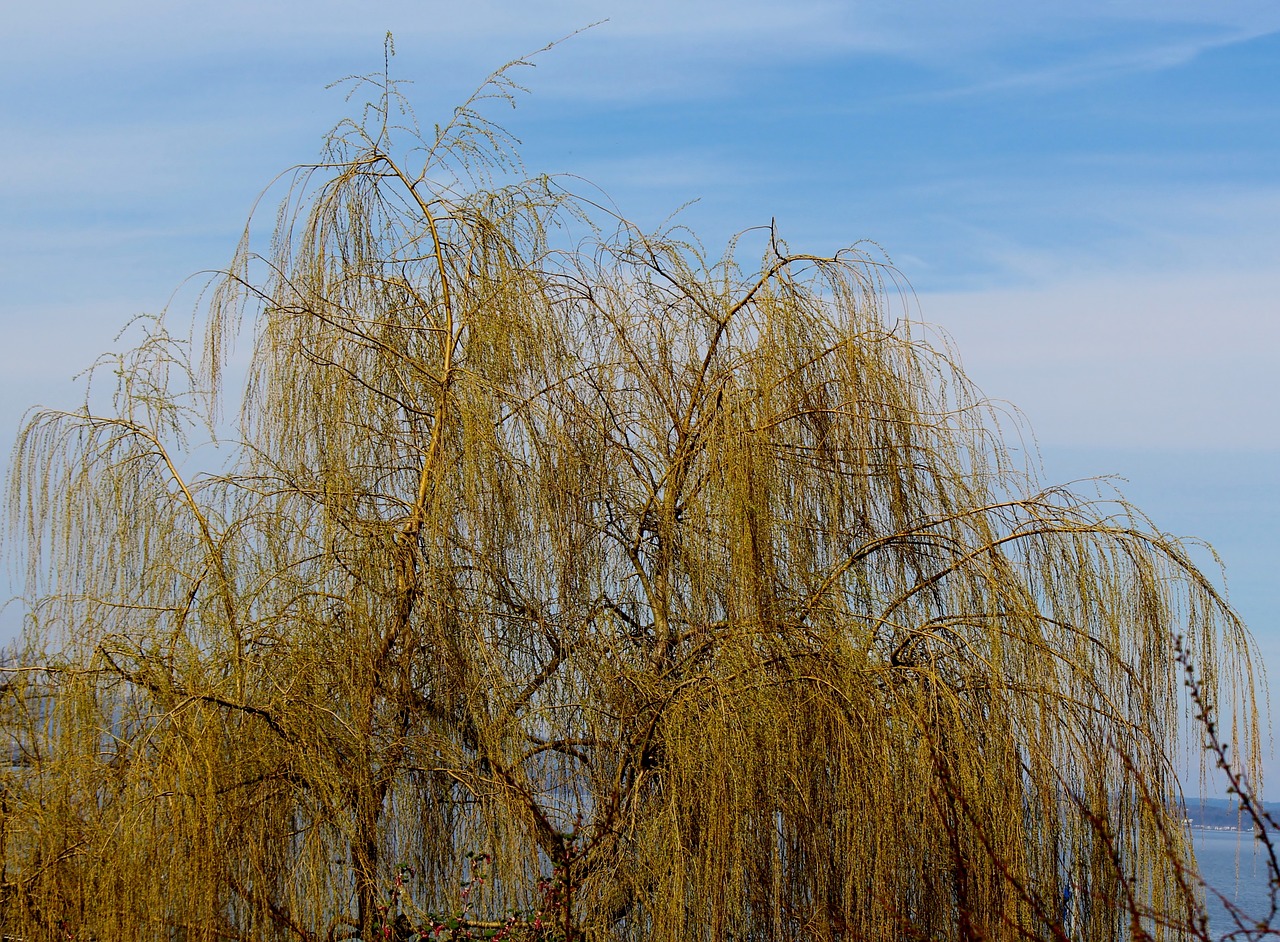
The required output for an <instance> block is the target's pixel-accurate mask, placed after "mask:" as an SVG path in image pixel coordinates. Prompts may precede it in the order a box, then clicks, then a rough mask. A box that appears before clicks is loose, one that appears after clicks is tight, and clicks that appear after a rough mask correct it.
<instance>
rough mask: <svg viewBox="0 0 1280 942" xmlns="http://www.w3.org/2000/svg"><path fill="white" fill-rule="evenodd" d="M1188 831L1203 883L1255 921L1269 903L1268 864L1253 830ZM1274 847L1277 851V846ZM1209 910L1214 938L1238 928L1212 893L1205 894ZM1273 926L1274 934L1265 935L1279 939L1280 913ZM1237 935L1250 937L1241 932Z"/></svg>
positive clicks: (1261, 915) (1263, 912) (1265, 910)
mask: <svg viewBox="0 0 1280 942" xmlns="http://www.w3.org/2000/svg"><path fill="white" fill-rule="evenodd" d="M1191 833H1192V835H1193V837H1194V840H1195V849H1196V860H1197V861H1198V862H1199V864H1200V872H1201V873H1202V874H1203V875H1204V878H1205V882H1207V883H1208V884H1209V886H1211V887H1213V888H1214V889H1216V890H1217V891H1218V892H1220V893H1221V894H1223V896H1225V897H1226V898H1227V900H1228V901H1230V903H1231V904H1232V905H1234V906H1236V907H1238V908H1239V909H1240V910H1241V912H1242V913H1243V914H1244V915H1245V917H1246V919H1252V920H1257V919H1261V918H1262V917H1264V916H1266V914H1267V910H1268V908H1269V906H1270V898H1269V893H1268V889H1267V867H1266V864H1265V862H1264V861H1265V858H1264V856H1263V854H1262V852H1261V848H1260V847H1259V846H1258V842H1257V841H1255V840H1254V839H1253V833H1252V832H1249V831H1212V830H1205V829H1202V828H1196V829H1193V830H1192V832H1191ZM1277 850H1278V851H1280V847H1277ZM1208 909H1209V929H1210V931H1211V932H1212V934H1213V936H1214V937H1215V938H1219V939H1220V938H1222V937H1223V936H1225V935H1227V934H1228V933H1230V932H1232V931H1234V930H1236V929H1237V927H1238V924H1237V923H1236V922H1235V921H1234V920H1233V919H1232V918H1231V916H1230V915H1229V914H1228V911H1227V909H1226V906H1225V905H1224V904H1223V902H1222V901H1221V900H1220V899H1219V898H1218V897H1217V896H1216V895H1215V894H1213V893H1209V894H1208ZM1246 925H1248V922H1246ZM1274 925H1275V932H1274V935H1268V936H1267V938H1269V939H1270V938H1275V939H1280V916H1278V917H1277V919H1276V920H1275V922H1274ZM1236 938H1239V939H1244V938H1249V937H1248V936H1243V935H1241V936H1237V937H1236ZM1254 938H1257V936H1254Z"/></svg>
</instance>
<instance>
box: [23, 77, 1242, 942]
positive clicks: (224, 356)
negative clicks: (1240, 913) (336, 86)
mask: <svg viewBox="0 0 1280 942" xmlns="http://www.w3.org/2000/svg"><path fill="white" fill-rule="evenodd" d="M512 68H513V67H511V66H509V67H507V68H506V69H503V70H501V71H499V72H498V73H496V74H495V75H494V76H492V77H491V79H490V81H489V82H488V83H487V84H486V85H485V87H484V88H483V89H482V90H481V92H480V93H478V95H477V96H476V98H474V99H473V100H472V101H470V102H469V103H468V104H467V105H465V106H463V107H462V108H460V109H458V111H457V112H456V113H455V114H454V115H453V118H452V120H451V121H450V122H449V123H447V124H445V125H443V126H439V127H436V128H434V129H433V130H431V131H430V132H427V133H419V132H418V131H417V130H416V129H415V127H414V125H413V122H412V115H411V114H410V113H409V112H408V111H407V108H406V107H405V105H404V102H403V99H402V98H401V97H400V95H399V93H398V92H397V89H396V87H395V84H394V83H393V82H391V81H390V80H388V79H387V78H386V76H385V75H379V76H375V77H373V78H372V79H366V80H361V83H360V84H359V86H358V87H359V88H360V89H362V90H372V92H373V95H372V99H371V102H370V104H369V105H368V106H367V107H366V109H365V110H364V111H363V113H362V114H360V115H359V116H358V117H356V118H354V119H352V120H349V121H347V122H344V123H343V124H342V125H340V126H339V127H338V128H337V129H336V130H335V131H334V132H333V133H332V134H331V136H330V137H329V138H328V141H327V148H326V152H325V157H324V160H323V161H321V162H320V163H317V164H313V165H307V166H304V167H301V168H299V169H297V170H295V171H293V172H292V173H291V174H290V175H288V176H287V177H286V178H285V183H286V186H287V194H286V196H285V198H284V201H283V203H282V205H281V208H280V210H279V213H278V215H277V216H276V217H275V225H274V232H273V234H272V236H271V238H270V241H269V243H265V244H263V245H260V244H259V242H258V241H257V239H256V237H255V235H254V232H253V230H252V229H251V228H248V227H247V228H246V231H245V237H244V240H243V241H242V243H241V245H240V247H239V249H238V250H237V251H236V253H235V256H234V258H233V260H232V262H231V264H230V265H229V266H228V268H227V270H226V271H225V272H224V273H223V274H222V275H221V276H220V277H219V278H218V279H217V281H216V282H215V284H214V286H213V288H212V290H211V292H210V293H209V294H208V295H207V303H205V304H204V306H203V307H202V308H201V311H202V312H203V313H202V317H203V320H202V322H201V323H202V326H201V328H200V330H199V331H198V332H197V333H196V334H195V335H194V336H195V337H196V338H198V340H197V341H195V342H192V343H187V342H184V341H182V340H180V339H178V338H175V337H174V336H171V334H170V333H169V332H168V330H167V329H166V326H165V325H166V322H165V320H164V319H159V320H155V321H153V322H148V323H147V324H146V325H144V326H145V330H144V334H145V336H144V337H143V339H142V340H141V342H140V343H139V344H137V345H136V346H135V347H134V348H133V349H130V350H127V351H125V352H123V353H120V354H118V355H113V356H112V357H109V358H107V359H105V360H104V361H102V362H100V363H99V365H98V367H97V368H96V369H95V371H94V373H93V376H94V377H95V378H96V379H97V382H98V384H99V386H100V385H101V382H102V378H103V377H109V380H112V381H114V382H115V393H114V398H113V399H112V402H111V404H110V405H109V406H108V405H99V404H98V400H97V399H94V398H92V397H90V398H87V400H86V404H85V406H84V407H83V408H81V409H79V410H74V411H64V412H53V411H44V412H40V413H37V414H35V415H34V416H33V418H32V419H31V420H30V422H29V424H28V425H27V426H26V428H25V430H24V431H23V433H22V435H21V438H20V440H19V441H18V444H17V447H16V449H15V452H14V455H15V457H14V463H13V469H12V472H11V484H10V497H9V515H8V520H9V533H10V538H11V539H12V540H13V541H14V542H15V545H17V546H19V547H21V549H22V551H23V552H24V553H25V554H26V558H27V573H28V589H27V600H28V602H27V604H28V606H29V617H28V626H27V633H26V635H25V637H24V647H23V649H22V651H21V656H20V658H19V660H18V662H17V664H16V665H14V666H12V667H11V668H10V669H9V670H7V671H5V679H4V685H3V692H4V700H3V703H2V704H0V710H2V711H3V713H2V714H0V722H2V723H3V729H4V731H5V734H6V736H7V738H8V744H9V745H8V748H9V751H10V754H11V757H12V761H11V762H10V763H9V767H8V768H7V769H6V771H5V772H4V778H3V796H2V797H3V801H2V803H0V865H2V866H3V872H2V874H0V880H2V883H0V894H2V899H0V912H2V913H3V915H2V916H0V928H2V929H3V931H4V932H5V933H8V935H10V936H13V937H18V938H24V939H32V940H34V939H64V938H76V939H89V938H93V939H99V940H135V939H142V938H169V939H183V940H189V942H194V940H197V939H199V940H215V939H218V940H221V939H242V940H248V939H254V940H259V939H260V940H277V939H278V940H285V939H292V940H299V942H330V940H339V939H363V940H373V939H377V938H384V937H385V938H392V937H394V938H398V939H408V938H419V937H437V938H438V937H444V938H463V937H476V938H479V937H495V938H512V939H519V938H525V939H552V938H556V939H565V940H566V942H567V940H570V939H583V940H588V939H590V940H610V939H616V940H642V939H643V940H650V939H652V940H675V939H707V940H713V939H714V940H719V939H730V938H733V939H775V940H781V939H821V940H835V939H842V940H843V939H849V940H853V939H887V938H902V939H953V938H959V939H978V938H987V939H991V938H1000V939H1003V938H1009V939H1013V938H1030V939H1059V940H1061V939H1066V938H1071V939H1077V938H1079V939H1086V938H1087V939H1098V940H1102V939H1107V940H1110V939H1123V938H1135V937H1140V936H1141V935H1142V934H1143V933H1150V934H1151V935H1152V936H1153V937H1169V938H1175V937H1184V936H1186V935H1188V934H1193V933H1194V932H1195V931H1196V928H1197V922H1196V920H1197V918H1198V913H1199V893H1200V890H1199V887H1198V885H1197V883H1196V881H1195V873H1194V868H1193V866H1192V864H1191V858H1190V854H1191V850H1190V847H1189V845H1188V842H1187V840H1186V838H1185V836H1184V832H1183V830H1182V829H1181V826H1180V821H1179V817H1178V810H1177V806H1176V799H1177V797H1178V796H1179V794H1180V791H1179V785H1178V782H1177V779H1176V774H1175V773H1176V769H1177V762H1178V758H1177V757H1178V750H1179V749H1180V748H1181V745H1182V744H1184V743H1185V742H1186V741H1188V739H1190V740H1191V741H1192V742H1193V744H1194V742H1195V741H1196V737H1197V736H1198V733H1197V732H1196V730H1195V728H1194V724H1192V725H1191V726H1189V725H1188V716H1187V712H1186V711H1187V705H1186V701H1185V698H1183V696H1182V695H1181V691H1182V686H1183V669H1182V666H1181V665H1180V662H1179V655H1178V647H1177V646H1178V644H1179V643H1180V644H1181V645H1182V646H1183V648H1182V650H1183V651H1185V652H1186V654H1185V657H1186V658H1189V659H1190V660H1191V661H1192V662H1193V663H1194V665H1195V669H1196V671H1197V676H1198V677H1199V678H1200V679H1201V680H1202V682H1203V691H1204V692H1203V694H1201V696H1202V698H1203V700H1204V704H1203V705H1204V706H1206V707H1208V708H1209V709H1211V710H1217V709H1219V708H1220V707H1221V708H1224V709H1227V710H1229V712H1230V715H1231V716H1233V717H1234V718H1235V724H1236V734H1235V735H1236V741H1237V743H1238V746H1237V748H1238V750H1239V751H1240V752H1241V759H1240V761H1241V762H1242V763H1243V765H1244V767H1245V768H1246V769H1247V770H1248V771H1250V772H1255V773H1256V771H1257V731H1256V710H1255V707H1254V696H1255V687H1254V680H1253V675H1252V673H1251V666H1250V648H1251V641H1250V640H1249V637H1248V635H1247V633H1246V631H1245V630H1244V627H1243V626H1242V625H1241V623H1240V622H1239V620H1238V618H1237V617H1236V616H1235V614H1234V613H1233V612H1232V611H1231V609H1230V608H1229V606H1228V605H1227V604H1226V603H1225V601H1224V599H1223V597H1222V595H1221V594H1220V592H1219V590H1218V589H1217V588H1216V587H1215V583H1214V582H1213V581H1212V580H1210V579H1209V578H1207V577H1206V576H1205V575H1203V574H1202V573H1201V572H1200V571H1198V570H1197V569H1196V567H1195V566H1194V565H1193V564H1192V561H1191V559H1190V558H1189V555H1188V550H1187V547H1186V546H1184V545H1183V544H1182V543H1180V542H1179V541H1177V540H1175V539H1173V538H1172V537H1169V536H1167V535H1165V534H1162V533H1160V532H1159V530H1158V529H1156V528H1155V527H1154V526H1153V525H1152V524H1151V523H1150V522H1149V521H1148V520H1147V519H1146V518H1145V517H1144V516H1142V514H1141V513H1140V512H1138V511H1137V510H1136V509H1135V508H1133V507H1131V506H1129V505H1128V504H1126V503H1125V502H1124V501H1123V500H1121V499H1119V498H1118V497H1116V496H1109V497H1107V498H1106V499H1099V498H1097V497H1092V498H1091V497H1089V496H1087V495H1085V494H1083V493H1082V492H1080V491H1079V490H1072V489H1069V488H1065V487H1045V486H1042V485H1041V484H1039V483H1038V482H1037V480H1036V476H1035V475H1034V474H1032V473H1031V472H1030V471H1029V470H1028V466H1027V465H1028V463H1027V462H1025V461H1021V460H1015V459H1016V457H1017V456H1016V455H1015V454H1011V452H1010V451H1009V450H1008V449H1007V448H1006V445H1005V438H1004V435H1005V431H1004V429H1003V428H1002V425H1001V422H1000V421H999V419H998V416H997V414H996V412H995V411H994V410H993V409H992V408H991V407H990V406H989V404H987V403H986V402H985V401H984V400H983V398H982V397H981V395H980V394H979V393H978V391H977V390H976V389H975V388H974V387H973V385H972V384H971V383H970V382H969V381H968V379H967V378H966V377H965V375H964V374H963V373H962V371H961V370H960V368H959V366H958V363H957V360H956V359H955V357H954V356H953V355H952V354H951V353H950V352H949V351H948V350H947V349H946V347H945V345H941V344H939V343H938V342H937V341H936V340H934V341H932V342H930V341H929V337H930V335H928V334H926V333H925V332H924V331H923V330H922V327H921V325H920V324H918V323H916V322H915V321H914V320H913V319H912V318H911V317H908V316H905V314H903V315H902V316H894V314H893V311H894V308H893V303H894V299H895V297H897V291H898V284H899V282H898V280H897V279H896V276H895V275H894V273H893V270H892V269H891V268H890V267H888V265H887V264H886V263H885V262H884V261H883V259H880V258H878V257H877V256H876V255H875V254H874V253H868V252H863V251H861V250H859V249H857V248H856V247H855V248H852V249H846V250H843V251H841V252H839V253H837V254H835V255H832V256H829V257H820V256H817V255H811V254H804V253H797V252H793V251H792V250H791V249H790V248H788V246H787V245H786V244H785V243H784V242H783V241H782V240H781V239H780V238H779V237H778V236H777V234H776V232H775V231H774V229H773V227H772V226H770V227H769V228H767V229H764V230H757V231H755V232H754V233H748V234H744V236H743V237H742V238H741V239H739V240H737V241H735V243H733V244H731V245H730V246H729V249H728V251H727V253H726V254H725V255H724V256H723V257H721V258H719V259H714V258H711V257H709V256H708V255H707V254H706V252H705V250H704V249H702V248H701V246H700V245H699V244H698V243H697V241H696V240H694V239H693V238H692V236H690V235H689V234H688V233H684V232H682V231H681V230H679V229H665V230H663V231H660V232H657V233H647V232H643V231H641V230H640V229H639V228H637V227H636V226H634V225H632V224H630V223H628V222H627V221H626V220H625V219H623V218H622V217H621V216H620V215H619V214H617V213H615V212H612V211H610V210H607V209H604V208H601V207H600V206H598V205H595V204H594V203H592V202H591V201H589V200H586V199H584V198H582V197H579V196H575V195H573V194H572V193H571V192H570V191H568V190H566V189H565V188H564V187H563V186H562V185H561V184H560V183H559V182H558V181H556V180H554V179H551V178H546V177H537V178H533V179H528V180H521V179H518V178H519V177H520V176H521V173H520V166H519V162H518V159H517V157H516V154H515V152H514V149H513V145H514V142H513V141H512V140H511V139H510V138H509V137H507V136H506V135H505V134H504V133H503V131H502V130H501V129H500V128H499V127H497V126H496V125H494V124H492V123H490V121H489V120H488V119H487V118H486V117H485V116H484V109H485V107H487V105H486V101H487V100H489V99H497V100H498V101H502V100H504V99H509V98H510V97H511V95H512V94H513V93H514V92H515V91H516V89H517V87H516V86H515V85H514V84H513V81H512V77H511V76H512V71H511V70H512ZM749 244H751V245H757V246H758V248H757V249H756V251H758V252H759V253H760V255H761V258H760V260H759V262H758V263H748V262H747V261H745V260H744V259H743V258H742V256H743V255H744V254H746V251H747V250H746V248H745V246H747V245H749ZM246 330H247V332H248V333H250V334H251V337H252V341H251V360H250V365H249V367H248V373H247V378H246V380H245V382H244V384H243V390H242V396H241V397H240V403H241V405H240V411H239V417H238V425H237V432H236V434H235V436H234V438H235V441H234V443H233V445H232V446H231V447H230V448H229V449H228V451H229V457H228V459H227V461H226V463H225V464H224V465H223V466H222V467H220V468H217V469H209V468H204V469H201V465H200V460H201V459H200V455H201V452H199V451H198V450H197V448H196V445H198V444H199V443H200V442H202V441H205V440H207V439H209V438H210V437H211V436H212V435H213V432H214V430H215V429H217V428H219V422H220V419H219V415H218V404H219V402H220V401H221V386H222V384H223V381H224V379H226V377H228V376H231V375H233V374H234V370H233V369H232V367H233V365H234V363H235V358H236V352H235V351H236V342H237V337H239V336H240V335H241V334H242V333H244V332H246ZM242 343H243V341H242ZM193 348H194V350H195V352H194V353H192V352H191V351H192V349H193Z"/></svg>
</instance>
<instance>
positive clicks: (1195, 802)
mask: <svg viewBox="0 0 1280 942" xmlns="http://www.w3.org/2000/svg"><path fill="white" fill-rule="evenodd" d="M1266 810H1267V811H1268V812H1270V813H1271V815H1272V816H1273V817H1275V816H1276V815H1277V808H1276V806H1275V804H1274V803H1273V804H1272V806H1271V807H1270V808H1267V809H1266ZM1183 817H1184V818H1185V819H1187V820H1188V821H1189V822H1190V824H1191V826H1192V827H1196V828H1236V829H1240V830H1251V829H1252V827H1253V825H1252V823H1251V822H1250V821H1249V819H1248V817H1247V816H1245V815H1244V814H1243V813H1242V812H1241V811H1240V802H1239V801H1238V800H1237V799H1235V798H1189V799H1187V804H1186V808H1185V810H1184V812H1183ZM1278 820H1280V819H1278Z"/></svg>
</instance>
